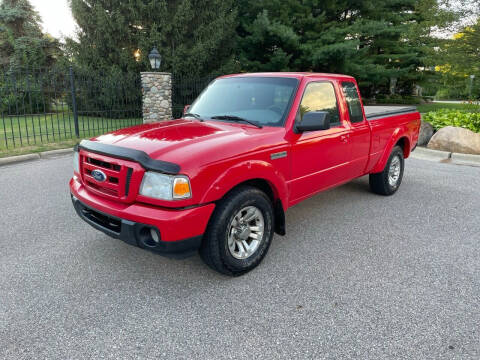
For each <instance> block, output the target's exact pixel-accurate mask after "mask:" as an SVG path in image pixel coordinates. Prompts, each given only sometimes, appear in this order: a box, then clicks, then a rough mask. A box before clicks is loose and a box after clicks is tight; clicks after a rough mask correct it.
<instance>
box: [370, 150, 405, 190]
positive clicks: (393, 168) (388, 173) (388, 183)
mask: <svg viewBox="0 0 480 360" xmlns="http://www.w3.org/2000/svg"><path fill="white" fill-rule="evenodd" d="M404 168H405V160H404V158H403V150H402V148H401V147H400V146H395V147H394V148H393V150H392V152H391V154H390V157H389V158H388V161H387V164H386V165H385V168H384V169H383V171H382V172H379V173H376V174H370V178H369V180H370V189H371V190H372V192H374V193H375V194H379V195H385V196H389V195H393V194H395V192H396V191H397V190H398V188H399V187H400V184H401V183H402V179H403V170H404Z"/></svg>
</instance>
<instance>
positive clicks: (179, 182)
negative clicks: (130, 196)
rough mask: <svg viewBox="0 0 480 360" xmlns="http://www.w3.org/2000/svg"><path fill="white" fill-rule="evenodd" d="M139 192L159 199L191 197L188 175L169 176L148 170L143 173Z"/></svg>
mask: <svg viewBox="0 0 480 360" xmlns="http://www.w3.org/2000/svg"><path fill="white" fill-rule="evenodd" d="M140 194H141V195H144V196H148V197H151V198H155V199H161V200H179V199H188V198H190V197H192V191H191V189H190V181H189V180H188V177H186V176H171V175H165V174H160V173H156V172H150V171H147V172H146V173H145V175H143V180H142V185H140Z"/></svg>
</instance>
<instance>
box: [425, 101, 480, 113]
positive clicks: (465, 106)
mask: <svg viewBox="0 0 480 360" xmlns="http://www.w3.org/2000/svg"><path fill="white" fill-rule="evenodd" d="M416 106H417V109H418V111H419V112H421V113H427V112H429V111H436V110H439V109H453V110H465V111H480V105H472V104H451V103H428V104H421V105H416Z"/></svg>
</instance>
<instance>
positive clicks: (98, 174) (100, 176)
mask: <svg viewBox="0 0 480 360" xmlns="http://www.w3.org/2000/svg"><path fill="white" fill-rule="evenodd" d="M91 174H92V177H93V178H94V179H95V180H97V181H98V182H104V181H105V180H107V175H105V173H104V172H103V171H102V170H98V169H95V170H92V173H91Z"/></svg>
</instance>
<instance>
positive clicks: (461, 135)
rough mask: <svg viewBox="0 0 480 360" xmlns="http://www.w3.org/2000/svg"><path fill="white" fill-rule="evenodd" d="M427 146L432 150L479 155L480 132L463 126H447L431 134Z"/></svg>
mask: <svg viewBox="0 0 480 360" xmlns="http://www.w3.org/2000/svg"><path fill="white" fill-rule="evenodd" d="M427 147H428V148H429V149H434V150H443V151H450V152H455V153H462V154H475V155H480V134H477V133H474V132H473V131H470V130H467V129H464V128H459V127H453V126H447V127H444V128H442V129H440V130H438V131H437V132H436V133H435V135H433V136H432V138H431V139H430V142H429V143H428V146H427Z"/></svg>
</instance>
